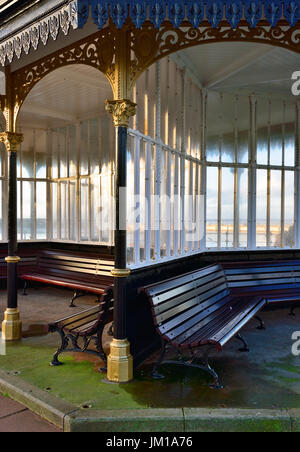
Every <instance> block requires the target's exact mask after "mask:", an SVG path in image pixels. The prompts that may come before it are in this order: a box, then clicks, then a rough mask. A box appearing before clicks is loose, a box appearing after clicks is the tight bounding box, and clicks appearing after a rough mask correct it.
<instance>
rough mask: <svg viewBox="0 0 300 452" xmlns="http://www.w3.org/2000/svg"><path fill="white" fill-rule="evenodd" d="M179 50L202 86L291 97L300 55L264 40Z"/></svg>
mask: <svg viewBox="0 0 300 452" xmlns="http://www.w3.org/2000/svg"><path fill="white" fill-rule="evenodd" d="M178 54H179V56H184V60H185V61H186V60H190V61H191V63H192V65H193V68H194V71H195V68H196V71H197V75H198V78H199V79H200V81H201V84H202V85H203V86H204V87H210V88H211V89H215V90H219V91H229V92H240V91H241V92H243V93H248V94H252V93H258V94H264V93H265V94H268V95H269V94H270V93H271V95H273V94H274V95H275V96H280V97H289V98H291V97H292V94H291V86H292V81H291V77H292V74H293V72H295V71H297V70H300V55H298V54H296V53H295V52H291V51H288V50H285V49H282V48H280V47H272V46H269V45H266V44H256V43H235V42H232V43H228V42H224V43H214V44H205V45H200V46H197V47H192V48H190V49H185V50H183V51H180V52H178Z"/></svg>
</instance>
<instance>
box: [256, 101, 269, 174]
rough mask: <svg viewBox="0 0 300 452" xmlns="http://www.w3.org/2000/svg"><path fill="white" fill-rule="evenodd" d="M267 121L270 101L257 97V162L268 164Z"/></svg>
mask: <svg viewBox="0 0 300 452" xmlns="http://www.w3.org/2000/svg"><path fill="white" fill-rule="evenodd" d="M269 121H270V102H269V101H268V99H259V100H258V102H257V163H258V164H260V165H267V164H268V154H269V152H268V151H269V138H268V137H269Z"/></svg>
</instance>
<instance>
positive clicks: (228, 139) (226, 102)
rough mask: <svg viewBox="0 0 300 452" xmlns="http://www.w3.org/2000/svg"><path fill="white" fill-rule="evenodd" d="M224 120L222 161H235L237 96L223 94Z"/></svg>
mask: <svg viewBox="0 0 300 452" xmlns="http://www.w3.org/2000/svg"><path fill="white" fill-rule="evenodd" d="M221 105H222V122H221V123H220V124H219V127H220V133H221V134H222V136H223V142H222V157H221V158H222V162H226V163H234V161H235V130H236V126H237V123H236V116H237V111H236V107H237V105H236V97H235V96H232V95H231V94H229V95H228V94H223V95H222V102H221Z"/></svg>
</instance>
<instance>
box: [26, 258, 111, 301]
mask: <svg viewBox="0 0 300 452" xmlns="http://www.w3.org/2000/svg"><path fill="white" fill-rule="evenodd" d="M113 268H114V260H113V257H110V256H97V255H93V254H90V255H89V254H88V253H86V254H85V255H83V254H82V253H74V252H69V251H68V252H67V251H60V250H57V251H56V250H45V251H42V252H41V254H40V255H39V257H38V262H37V266H36V268H35V269H31V271H30V272H24V273H23V274H22V276H21V277H22V279H23V280H24V281H25V285H24V291H23V294H24V295H26V289H27V287H28V282H29V281H34V282H39V283H43V284H50V285H54V286H60V287H66V288H68V289H73V290H74V295H73V298H72V301H71V304H70V306H71V307H74V306H75V305H74V301H75V300H76V299H77V298H79V297H83V296H85V295H87V294H88V293H90V294H96V295H97V299H98V301H99V300H100V299H101V296H102V295H103V294H105V293H106V291H107V290H108V289H109V288H110V286H111V285H112V283H113V277H112V276H111V270H112V269H113Z"/></svg>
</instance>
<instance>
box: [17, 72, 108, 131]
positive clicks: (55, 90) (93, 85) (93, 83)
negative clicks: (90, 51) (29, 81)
mask: <svg viewBox="0 0 300 452" xmlns="http://www.w3.org/2000/svg"><path fill="white" fill-rule="evenodd" d="M112 97H113V95H112V90H111V87H110V85H109V83H108V81H107V79H106V78H105V76H104V75H103V74H102V73H101V72H99V71H97V70H96V69H94V68H92V67H89V66H84V65H76V66H68V67H65V68H62V69H58V70H56V71H54V72H52V73H51V74H49V75H48V76H47V77H45V78H44V79H42V80H41V81H40V82H39V83H38V84H37V85H36V86H35V87H34V88H33V89H32V91H31V92H30V93H29V95H28V97H27V99H26V100H25V102H24V105H23V106H22V108H21V113H20V125H21V127H22V126H24V125H29V124H30V125H32V124H33V123H35V122H36V126H37V127H55V126H59V125H63V124H66V123H69V122H74V121H76V120H78V119H83V118H87V117H90V116H93V115H97V114H98V115H102V114H104V113H105V100H106V99H112Z"/></svg>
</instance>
